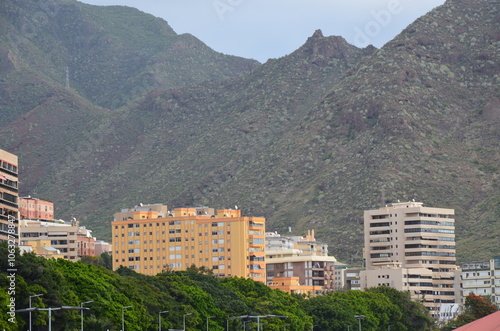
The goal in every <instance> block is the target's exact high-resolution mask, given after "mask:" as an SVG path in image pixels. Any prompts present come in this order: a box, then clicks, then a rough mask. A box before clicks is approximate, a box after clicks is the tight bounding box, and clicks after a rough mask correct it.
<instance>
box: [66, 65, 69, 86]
mask: <svg viewBox="0 0 500 331" xmlns="http://www.w3.org/2000/svg"><path fill="white" fill-rule="evenodd" d="M66 89H69V67H68V66H66Z"/></svg>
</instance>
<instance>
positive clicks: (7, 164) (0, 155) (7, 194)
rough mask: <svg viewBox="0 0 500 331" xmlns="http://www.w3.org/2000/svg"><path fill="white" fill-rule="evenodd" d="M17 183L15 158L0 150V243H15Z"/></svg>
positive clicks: (17, 212)
mask: <svg viewBox="0 0 500 331" xmlns="http://www.w3.org/2000/svg"><path fill="white" fill-rule="evenodd" d="M18 183H19V180H18V158H17V156H16V155H14V154H11V153H9V152H7V151H4V150H2V149H0V241H5V240H9V239H11V240H12V239H13V240H15V241H16V243H17V239H18V226H19V201H18V199H19V198H18V197H19V187H18ZM9 220H10V221H9ZM9 235H10V236H9Z"/></svg>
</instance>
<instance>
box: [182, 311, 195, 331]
mask: <svg viewBox="0 0 500 331" xmlns="http://www.w3.org/2000/svg"><path fill="white" fill-rule="evenodd" d="M189 315H193V313H189V314H184V315H182V330H183V331H186V316H189Z"/></svg>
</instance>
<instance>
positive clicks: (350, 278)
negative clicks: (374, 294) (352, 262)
mask: <svg viewBox="0 0 500 331" xmlns="http://www.w3.org/2000/svg"><path fill="white" fill-rule="evenodd" d="M362 270H363V269H362V268H348V269H344V289H345V290H347V291H348V290H361V271H362Z"/></svg>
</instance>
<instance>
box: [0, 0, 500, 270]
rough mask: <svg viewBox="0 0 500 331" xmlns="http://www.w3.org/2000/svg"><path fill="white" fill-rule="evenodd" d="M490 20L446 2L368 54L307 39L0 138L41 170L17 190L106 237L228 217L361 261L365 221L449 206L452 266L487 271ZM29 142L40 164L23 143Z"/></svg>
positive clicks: (494, 106) (471, 3)
mask: <svg viewBox="0 0 500 331" xmlns="http://www.w3.org/2000/svg"><path fill="white" fill-rule="evenodd" d="M82 8H83V7H82ZM116 12H117V13H118V12H119V11H116ZM89 13H90V12H89ZM496 22H498V8H497V6H496V3H495V1H492V0H479V1H478V0H449V1H448V2H446V4H445V5H443V6H441V7H439V8H437V9H435V10H433V11H432V12H430V13H428V14H427V15H425V16H423V17H422V18H420V19H418V20H417V21H416V22H414V23H413V24H411V25H410V26H409V27H408V28H407V29H405V30H404V31H403V32H402V33H401V34H400V35H399V36H397V37H396V38H395V39H394V40H392V41H391V42H389V43H388V44H387V45H385V46H384V47H383V48H381V49H379V50H376V49H374V48H373V47H368V48H366V49H358V48H356V47H354V46H352V45H349V44H347V43H346V42H345V40H343V39H342V38H340V37H325V36H323V35H322V33H321V32H320V31H316V32H315V33H314V35H313V36H312V37H311V38H309V39H308V40H307V41H306V43H305V44H304V45H303V46H302V47H301V48H299V49H298V50H297V51H295V52H294V53H292V54H290V55H288V56H286V57H283V58H280V59H275V60H270V61H268V62H267V63H265V64H263V65H261V66H259V67H257V68H255V69H254V70H253V71H251V72H250V73H248V74H246V75H243V76H239V77H233V78H229V79H226V80H219V81H205V82H201V83H197V84H194V85H191V86H183V87H178V88H170V87H171V86H170V85H168V84H165V85H164V87H159V88H157V89H155V90H153V91H151V92H149V93H147V94H146V95H144V96H143V97H142V98H139V99H136V100H134V101H132V102H129V103H128V104H127V105H126V106H125V107H122V108H120V109H118V110H115V111H112V112H111V111H107V110H105V109H102V108H96V107H92V106H91V103H90V102H89V104H88V105H89V108H90V109H92V110H91V111H90V112H88V111H87V110H85V109H86V108H85V107H82V108H80V107H78V109H80V110H81V112H82V113H78V112H76V111H75V112H73V114H75V115H76V114H78V117H79V118H81V121H82V122H81V123H82V125H83V126H84V127H85V129H84V130H79V129H78V127H76V128H75V126H74V123H71V124H69V123H66V124H62V125H58V124H57V123H50V122H49V121H45V122H43V123H44V124H43V125H39V123H40V122H41V120H42V118H46V117H45V116H42V115H41V114H45V113H47V114H54V116H56V117H54V118H57V115H56V114H57V113H58V112H62V113H63V114H64V112H63V109H65V108H66V107H60V109H59V108H58V102H55V103H54V104H50V103H47V107H43V109H41V108H40V109H36V110H35V111H34V112H33V115H32V116H33V117H31V118H32V119H33V120H32V121H28V122H27V121H23V120H22V119H18V120H16V121H15V122H14V123H11V124H10V126H9V127H10V128H11V129H10V131H6V130H4V129H2V130H1V131H0V141H6V142H7V143H5V147H3V148H4V149H8V150H10V151H11V152H14V153H18V154H20V156H21V161H22V162H23V161H24V162H25V164H26V165H25V166H22V167H21V169H22V170H23V171H24V169H27V168H28V167H33V166H34V165H36V164H40V165H45V167H44V171H41V172H40V173H38V175H37V176H33V177H30V178H29V179H28V180H26V181H25V182H24V183H23V187H22V189H23V190H25V192H26V193H28V192H29V193H30V194H32V195H38V196H40V197H42V198H45V199H49V200H52V201H54V202H55V203H56V205H57V210H58V213H59V216H60V217H65V218H68V217H71V216H76V217H77V218H79V219H81V220H82V221H83V222H84V223H86V224H88V225H89V226H90V227H91V228H92V229H94V230H95V232H94V233H95V234H96V235H98V236H100V237H103V236H104V237H107V238H108V239H110V238H109V232H110V231H109V221H110V220H111V219H112V214H113V213H114V212H116V211H118V210H120V209H121V208H124V207H129V206H133V205H136V204H138V203H140V202H143V203H157V202H158V203H166V204H169V205H171V206H172V207H180V206H186V205H190V206H192V205H210V206H213V207H216V208H221V207H231V206H233V205H238V206H239V207H240V208H241V209H243V211H244V212H245V213H246V214H247V215H255V216H265V217H267V218H268V228H269V229H270V230H279V231H287V230H288V227H292V229H293V231H294V232H295V233H301V232H304V231H305V230H306V229H310V228H314V229H316V233H317V237H318V238H319V239H321V240H324V241H326V242H328V243H329V244H330V247H331V250H332V253H334V254H335V255H336V256H337V257H338V258H340V259H341V260H343V261H346V262H351V261H352V262H359V261H360V259H361V249H362V246H361V245H362V236H363V229H362V212H363V210H364V209H367V208H376V207H378V206H380V205H383V204H386V203H389V202H391V201H396V200H398V199H400V200H411V199H416V200H418V201H423V202H424V203H425V204H426V205H429V206H440V207H449V208H455V209H456V211H457V212H456V214H457V215H456V220H457V238H458V253H459V259H461V260H465V259H473V260H484V259H489V258H490V257H491V256H492V255H494V254H500V251H499V249H500V247H499V245H498V243H497V241H498V239H497V238H498V237H499V236H500V224H499V223H498V218H499V217H500V194H499V193H500V192H499V185H498V164H500V162H499V159H500V158H499V145H498V141H499V140H500V139H499V138H500V130H499V125H498V122H499V119H500V110H499V107H498V104H499V102H498V99H499V96H498V75H497V73H498V71H499V70H498V45H499V43H498V42H499V40H498V35H499V34H498V28H497V23H496ZM117 60H119V59H117ZM117 65H118V66H119V65H120V64H117ZM158 72H159V73H163V72H167V70H166V69H165V68H160V67H158ZM158 75H160V76H161V74H158ZM134 77H139V76H134ZM113 79H114V78H113ZM159 86H160V85H159ZM39 93H42V92H39ZM44 93H45V92H44ZM85 93H86V92H85ZM82 94H84V93H83V92H82ZM57 95H60V93H59V94H57ZM101 97H103V96H102V95H101ZM89 98H90V99H91V100H94V99H92V98H91V97H89ZM51 100H57V99H51ZM81 102H82V105H83V104H84V103H85V101H84V100H82V101H81ZM87 102H88V101H87ZM52 112H53V113H52ZM84 114H90V115H88V116H90V118H88V119H85V116H87V115H84ZM35 115H39V117H36V116H35ZM83 123H85V124H83ZM88 123H90V124H88ZM33 128H36V129H38V130H39V131H36V130H35V131H34V130H33ZM18 132H21V134H19V135H17V133H18ZM51 132H57V133H58V134H57V135H52V134H50V133H51ZM64 132H66V133H67V134H69V133H71V137H70V138H71V139H70V140H69V141H70V142H73V143H72V144H70V145H68V146H69V147H64V139H65V138H64V137H65V133H64ZM40 137H43V138H44V139H45V142H44V144H43V145H47V146H52V147H51V148H50V149H44V150H43V153H40V152H38V149H35V148H34V147H32V146H31V145H29V144H23V142H24V141H26V139H27V138H29V139H40ZM68 137H69V136H68ZM68 139H69V138H68ZM41 146H42V145H41ZM35 150H36V151H37V152H38V155H36V153H35ZM61 151H64V157H60V155H59V154H60V153H61ZM35 155H36V157H38V159H36V157H35ZM48 164H50V166H47V165H48ZM23 167H26V168H24V169H23ZM37 168H38V167H37ZM31 169H33V168H30V170H31ZM31 171H34V170H31ZM35 177H36V178H35Z"/></svg>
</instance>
